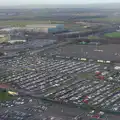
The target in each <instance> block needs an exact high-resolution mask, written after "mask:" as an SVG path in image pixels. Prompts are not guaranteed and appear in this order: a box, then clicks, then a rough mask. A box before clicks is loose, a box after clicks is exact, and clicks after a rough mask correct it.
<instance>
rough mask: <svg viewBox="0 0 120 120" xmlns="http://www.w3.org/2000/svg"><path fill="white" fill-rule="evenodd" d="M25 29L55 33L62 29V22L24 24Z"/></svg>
mask: <svg viewBox="0 0 120 120" xmlns="http://www.w3.org/2000/svg"><path fill="white" fill-rule="evenodd" d="M26 29H27V30H31V31H36V32H44V33H56V32H62V31H64V24H33V25H26Z"/></svg>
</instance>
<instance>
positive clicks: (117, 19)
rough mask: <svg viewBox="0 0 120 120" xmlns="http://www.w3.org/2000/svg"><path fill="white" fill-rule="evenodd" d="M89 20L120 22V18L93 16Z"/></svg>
mask: <svg viewBox="0 0 120 120" xmlns="http://www.w3.org/2000/svg"><path fill="white" fill-rule="evenodd" d="M89 20H92V21H96V22H115V23H120V18H108V17H106V18H91V19H89Z"/></svg>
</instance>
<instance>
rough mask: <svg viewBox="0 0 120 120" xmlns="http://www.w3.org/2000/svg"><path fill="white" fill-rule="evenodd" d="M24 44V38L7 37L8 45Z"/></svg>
mask: <svg viewBox="0 0 120 120" xmlns="http://www.w3.org/2000/svg"><path fill="white" fill-rule="evenodd" d="M24 42H26V39H25V38H24V36H16V35H9V40H8V43H11V44H14V43H24Z"/></svg>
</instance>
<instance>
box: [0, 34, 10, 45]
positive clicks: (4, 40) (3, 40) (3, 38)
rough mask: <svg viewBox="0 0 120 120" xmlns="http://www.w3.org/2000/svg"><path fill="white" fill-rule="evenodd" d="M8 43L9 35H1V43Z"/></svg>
mask: <svg viewBox="0 0 120 120" xmlns="http://www.w3.org/2000/svg"><path fill="white" fill-rule="evenodd" d="M7 41H8V35H6V34H0V43H3V42H7Z"/></svg>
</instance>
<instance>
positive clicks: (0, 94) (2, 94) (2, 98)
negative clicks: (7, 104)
mask: <svg viewBox="0 0 120 120" xmlns="http://www.w3.org/2000/svg"><path fill="white" fill-rule="evenodd" d="M11 98H12V96H10V95H9V94H8V92H2V91H1V92H0V101H6V100H10V99H11Z"/></svg>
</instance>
